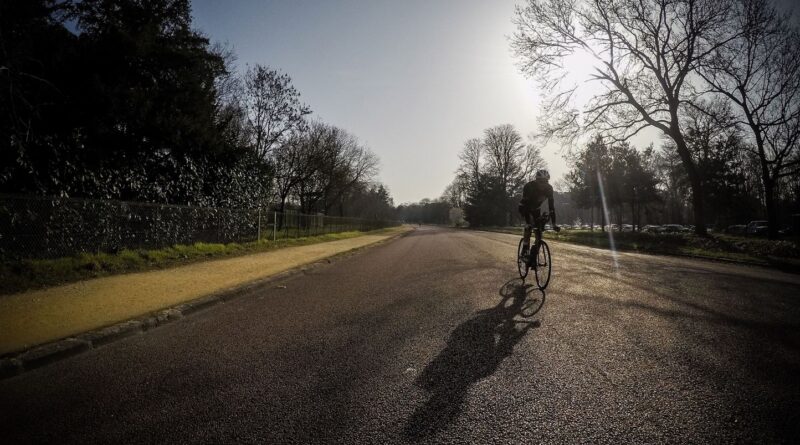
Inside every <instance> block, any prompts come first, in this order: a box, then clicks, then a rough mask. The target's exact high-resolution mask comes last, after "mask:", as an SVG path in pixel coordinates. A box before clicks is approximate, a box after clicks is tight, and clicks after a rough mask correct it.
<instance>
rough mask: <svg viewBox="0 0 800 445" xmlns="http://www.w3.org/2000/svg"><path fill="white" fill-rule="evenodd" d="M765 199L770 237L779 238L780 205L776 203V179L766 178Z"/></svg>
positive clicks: (772, 238)
mask: <svg viewBox="0 0 800 445" xmlns="http://www.w3.org/2000/svg"><path fill="white" fill-rule="evenodd" d="M764 201H765V203H766V204H767V224H769V228H768V232H767V233H768V235H769V239H771V240H775V239H778V206H777V205H776V204H775V181H773V180H772V179H770V178H764Z"/></svg>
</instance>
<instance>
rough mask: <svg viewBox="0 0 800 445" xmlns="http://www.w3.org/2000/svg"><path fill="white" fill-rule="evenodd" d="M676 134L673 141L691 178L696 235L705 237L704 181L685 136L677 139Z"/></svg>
mask: <svg viewBox="0 0 800 445" xmlns="http://www.w3.org/2000/svg"><path fill="white" fill-rule="evenodd" d="M675 134H676V133H675V132H674V133H673V140H674V141H675V145H676V146H677V148H678V155H679V156H680V157H681V162H682V163H683V167H684V168H685V169H686V174H687V176H689V184H690V186H691V189H692V207H693V210H694V233H696V234H698V235H701V236H705V235H706V233H707V232H706V218H705V211H704V207H703V204H704V202H703V201H704V199H703V198H704V196H703V179H702V177H701V176H700V172H698V171H697V166H696V165H695V163H694V159H692V153H691V152H690V151H689V147H688V146H687V145H686V141H685V140H684V139H683V135H681V134H680V133H679V132H678V133H677V134H678V136H677V137H675Z"/></svg>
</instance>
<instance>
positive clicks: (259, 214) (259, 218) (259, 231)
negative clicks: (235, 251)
mask: <svg viewBox="0 0 800 445" xmlns="http://www.w3.org/2000/svg"><path fill="white" fill-rule="evenodd" d="M256 241H261V207H259V208H258V238H257V239H256Z"/></svg>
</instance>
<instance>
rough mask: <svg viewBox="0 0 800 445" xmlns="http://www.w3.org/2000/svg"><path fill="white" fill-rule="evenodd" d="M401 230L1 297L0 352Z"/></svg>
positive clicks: (278, 270) (240, 281) (146, 310)
mask: <svg viewBox="0 0 800 445" xmlns="http://www.w3.org/2000/svg"><path fill="white" fill-rule="evenodd" d="M408 230H411V229H410V228H407V227H400V228H396V229H394V230H390V231H387V232H386V233H384V234H381V235H364V236H359V237H355V238H350V239H344V240H339V241H331V242H325V243H319V244H313V245H307V246H300V247H289V248H285V249H280V250H275V251H269V252H263V253H257V254H252V255H245V256H239V257H235V258H226V259H221V260H212V261H205V262H199V263H194V264H190V265H186V266H181V267H175V268H171V269H166V270H155V271H148V272H141V273H130V274H124V275H116V276H109V277H103V278H97V279H92V280H86V281H80V282H76V283H70V284H66V285H62V286H56V287H50V288H46V289H40V290H34V291H28V292H23V293H18V294H12V295H6V296H2V297H0V326H3V329H2V330H0V354H5V353H9V352H13V351H20V350H24V349H27V348H30V347H32V346H35V345H38V344H42V343H46V342H49V341H53V340H57V339H61V338H65V337H69V336H72V335H76V334H79V333H83V332H87V331H90V330H93V329H98V328H101V327H104V326H108V325H111V324H114V323H118V322H120V321H124V320H128V319H131V318H133V317H137V316H141V315H144V314H147V313H151V312H154V311H157V310H159V309H163V308H167V307H171V306H175V305H178V304H181V303H183V302H187V301H191V300H194V299H197V298H200V297H203V296H205V295H210V294H214V293H219V292H224V291H227V290H233V289H235V288H237V287H240V286H242V285H245V284H247V283H251V282H253V281H257V280H262V279H265V278H268V277H270V276H273V275H277V274H279V273H282V272H285V271H288V270H290V269H293V268H296V267H299V266H302V265H305V264H309V263H313V262H316V261H319V260H322V259H324V258H327V257H330V256H333V255H337V254H340V253H343V252H347V251H350V250H354V249H358V248H361V247H365V246H368V245H370V244H374V243H377V242H380V241H384V240H387V239H390V238H392V237H395V236H398V235H399V234H402V233H404V232H406V231H408Z"/></svg>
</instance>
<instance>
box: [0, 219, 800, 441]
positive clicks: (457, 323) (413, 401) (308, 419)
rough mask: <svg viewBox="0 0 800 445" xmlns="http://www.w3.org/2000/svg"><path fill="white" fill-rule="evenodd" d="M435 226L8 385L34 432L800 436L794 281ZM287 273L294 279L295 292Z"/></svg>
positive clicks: (91, 435) (797, 279) (5, 431)
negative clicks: (522, 270) (537, 247)
mask: <svg viewBox="0 0 800 445" xmlns="http://www.w3.org/2000/svg"><path fill="white" fill-rule="evenodd" d="M517 241H518V238H516V237H514V236H512V235H504V234H495V233H483V232H468V231H455V230H445V229H436V228H428V227H423V228H420V229H418V230H416V231H414V232H412V233H411V234H409V235H407V236H405V237H402V238H400V239H397V240H395V241H393V242H391V243H388V244H384V245H381V246H378V247H374V248H370V249H367V250H365V251H362V252H359V253H356V254H354V255H351V256H349V257H346V258H343V259H339V260H337V261H334V262H333V263H332V264H328V265H323V266H321V267H317V268H314V269H312V270H311V271H310V272H309V273H307V274H301V275H295V276H293V277H290V278H287V279H284V280H283V281H280V282H274V283H272V284H270V285H269V286H266V287H264V288H262V289H260V290H256V291H253V292H251V293H250V294H248V295H246V296H243V297H241V298H239V299H236V300H233V301H231V302H228V303H225V304H223V305H217V306H215V307H213V308H211V309H209V310H207V311H205V312H202V313H199V314H195V315H192V316H190V317H188V318H186V319H183V320H180V321H177V322H175V323H172V324H169V325H166V326H164V327H160V328H158V329H156V330H153V331H150V332H147V333H145V334H143V335H139V336H135V337H131V338H128V339H125V340H122V341H119V342H116V343H112V344H110V345H108V346H106V347H103V348H100V349H97V350H92V351H90V352H88V353H85V354H82V355H79V356H76V357H73V358H70V359H67V360H63V361H60V362H57V363H54V364H52V365H49V366H46V367H43V368H40V369H36V370H33V371H30V372H28V373H25V374H22V375H20V376H17V377H14V378H11V379H6V380H3V381H0V436H2V438H0V441H2V442H3V443H6V444H21V443H46V442H54V443H81V444H83V443H231V442H248V443H347V444H350V443H406V442H422V443H426V442H427V443H614V444H616V443H759V442H760V443H797V442H798V440H799V439H800V276H796V275H788V274H784V273H780V272H775V271H769V270H766V269H760V268H753V267H743V266H735V265H728V264H722V263H713V262H705V261H695V260H688V259H682V258H669V257H658V256H645V255H637V254H620V255H619V257H618V259H617V261H618V265H617V266H616V267H615V265H614V261H613V257H612V255H611V254H610V253H609V252H607V251H601V250H596V249H591V248H585V247H579V246H573V245H568V244H560V243H551V249H552V251H553V256H554V260H555V261H554V268H553V279H552V281H551V283H550V287H549V288H548V290H547V293H546V295H543V294H542V293H540V292H539V291H538V290H535V289H533V288H532V287H530V286H524V285H522V283H521V282H520V280H519V279H518V277H517V275H516V273H517V272H516V269H515V263H514V256H515V248H516V243H517ZM284 286H285V287H284Z"/></svg>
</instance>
